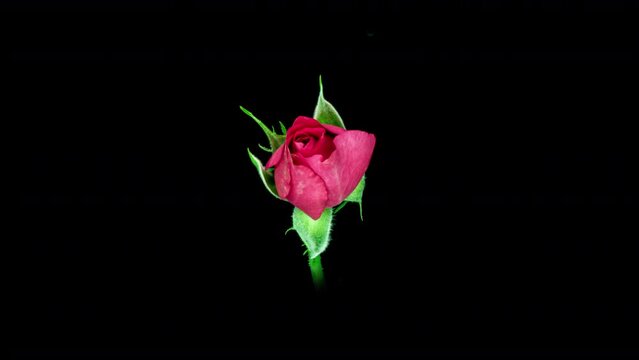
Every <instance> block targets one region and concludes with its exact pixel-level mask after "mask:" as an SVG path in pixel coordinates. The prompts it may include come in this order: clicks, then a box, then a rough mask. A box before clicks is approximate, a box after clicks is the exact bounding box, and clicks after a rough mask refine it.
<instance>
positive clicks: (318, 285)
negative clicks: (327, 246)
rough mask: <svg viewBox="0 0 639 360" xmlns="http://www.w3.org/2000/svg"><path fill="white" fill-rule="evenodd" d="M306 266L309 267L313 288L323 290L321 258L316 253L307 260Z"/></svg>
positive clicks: (318, 290)
mask: <svg viewBox="0 0 639 360" xmlns="http://www.w3.org/2000/svg"><path fill="white" fill-rule="evenodd" d="M308 266H310V267H311V276H312V277H313V284H314V285H315V290H317V292H321V291H323V290H324V269H323V268H322V258H321V257H320V256H319V255H317V256H316V257H314V258H312V259H309V260H308Z"/></svg>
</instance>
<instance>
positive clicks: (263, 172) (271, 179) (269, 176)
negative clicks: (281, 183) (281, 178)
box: [246, 148, 280, 199]
mask: <svg viewBox="0 0 639 360" xmlns="http://www.w3.org/2000/svg"><path fill="white" fill-rule="evenodd" d="M246 151H248V154H249V158H250V159H251V162H252V163H253V165H254V166H255V168H256V169H257V172H258V174H259V175H260V179H262V183H264V187H266V190H268V192H270V193H271V194H272V195H273V196H275V197H276V198H278V199H279V198H280V197H279V196H278V195H277V188H276V187H275V176H274V175H273V170H271V169H266V168H264V166H263V165H262V162H261V161H260V159H258V158H257V157H256V156H255V155H253V154H252V153H251V150H249V149H248V148H247V149H246Z"/></svg>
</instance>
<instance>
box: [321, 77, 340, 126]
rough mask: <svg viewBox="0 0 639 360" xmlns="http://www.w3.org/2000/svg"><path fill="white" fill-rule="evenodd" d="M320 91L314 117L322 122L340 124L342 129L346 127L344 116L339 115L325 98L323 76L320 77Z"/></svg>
mask: <svg viewBox="0 0 639 360" xmlns="http://www.w3.org/2000/svg"><path fill="white" fill-rule="evenodd" d="M319 85H320V93H319V97H318V98H317V105H315V111H314V112H313V119H315V120H317V121H319V122H321V123H322V124H328V125H335V126H339V127H341V128H342V129H346V126H344V121H342V117H341V116H339V113H337V110H335V107H334V106H333V105H332V104H331V103H329V102H328V101H326V99H324V87H323V86H322V76H320V78H319Z"/></svg>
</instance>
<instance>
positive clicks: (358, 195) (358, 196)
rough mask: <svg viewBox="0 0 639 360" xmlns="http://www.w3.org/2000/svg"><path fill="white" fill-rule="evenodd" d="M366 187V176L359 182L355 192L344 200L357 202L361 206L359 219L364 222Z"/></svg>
mask: <svg viewBox="0 0 639 360" xmlns="http://www.w3.org/2000/svg"><path fill="white" fill-rule="evenodd" d="M365 187H366V175H364V176H363V177H362V180H360V181H359V184H357V187H355V190H353V192H352V193H351V194H350V195H348V196H347V197H346V199H344V201H348V202H355V203H358V204H359V217H360V218H361V219H362V221H364V213H363V211H362V197H363V196H364V188H365Z"/></svg>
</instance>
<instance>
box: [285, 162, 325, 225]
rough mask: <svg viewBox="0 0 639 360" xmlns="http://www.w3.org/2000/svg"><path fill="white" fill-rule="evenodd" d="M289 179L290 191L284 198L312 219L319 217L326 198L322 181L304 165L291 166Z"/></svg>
mask: <svg viewBox="0 0 639 360" xmlns="http://www.w3.org/2000/svg"><path fill="white" fill-rule="evenodd" d="M291 180H292V181H291V185H292V186H291V191H290V192H289V193H288V196H287V198H286V199H287V200H288V201H289V202H291V204H293V205H295V206H296V207H298V208H299V209H300V210H302V211H303V212H305V213H306V214H307V215H308V216H310V217H311V218H313V219H314V220H317V219H319V218H320V216H321V215H322V212H323V211H324V209H325V208H326V200H327V199H328V192H327V190H326V185H325V184H324V181H322V179H321V178H320V177H319V176H318V175H317V174H316V173H315V172H313V170H311V169H310V168H308V167H307V166H304V165H293V166H292V170H291Z"/></svg>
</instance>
